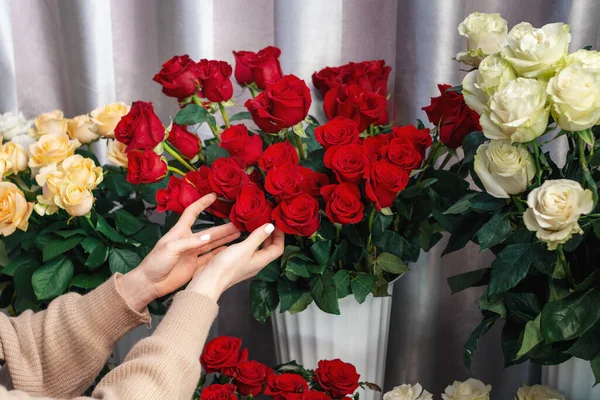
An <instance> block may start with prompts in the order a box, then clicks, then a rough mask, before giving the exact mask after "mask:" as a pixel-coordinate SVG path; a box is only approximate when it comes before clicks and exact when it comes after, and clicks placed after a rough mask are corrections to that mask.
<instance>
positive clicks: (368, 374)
mask: <svg viewBox="0 0 600 400" xmlns="http://www.w3.org/2000/svg"><path fill="white" fill-rule="evenodd" d="M392 290H393V285H391V284H390V286H389V289H388V292H389V293H390V295H391V294H392ZM339 303H340V315H333V314H327V313H325V312H323V311H321V310H320V309H319V308H318V307H317V306H316V305H315V303H314V302H313V303H311V304H310V305H309V306H308V308H307V309H306V310H304V311H302V312H300V313H298V314H294V315H292V314H290V313H289V312H286V313H283V314H282V313H279V312H275V313H274V314H273V317H272V322H273V333H274V335H275V351H276V354H277V360H278V361H279V362H280V363H286V362H289V361H293V360H295V361H297V362H298V364H301V365H303V366H304V367H305V368H308V369H314V368H316V367H317V363H318V362H319V360H331V359H335V358H339V359H341V360H342V361H345V362H348V363H351V364H353V365H354V366H355V367H356V370H357V372H358V373H359V374H360V380H361V381H363V382H365V381H366V382H373V383H376V384H377V385H379V386H380V387H381V388H383V379H384V377H385V359H386V354H387V345H388V328H389V326H390V314H391V311H392V297H391V296H388V297H373V295H371V294H369V296H368V297H367V298H366V300H365V302H364V303H363V304H358V302H357V301H356V300H355V299H354V297H353V296H352V295H350V296H347V297H345V298H343V299H340V302H339ZM359 393H360V398H361V400H375V399H381V393H377V392H374V391H371V390H367V391H364V390H362V389H359Z"/></svg>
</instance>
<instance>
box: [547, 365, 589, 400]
mask: <svg viewBox="0 0 600 400" xmlns="http://www.w3.org/2000/svg"><path fill="white" fill-rule="evenodd" d="M594 382H595V380H594V374H593V373H592V368H591V367H590V362H589V361H585V360H580V359H578V358H571V359H570V360H569V361H566V362H564V363H562V364H560V365H551V366H547V367H542V383H543V384H544V385H547V386H550V387H551V388H553V389H556V390H558V391H559V392H561V393H562V394H563V395H564V396H565V398H566V399H568V400H600V385H598V386H596V387H593V386H594Z"/></svg>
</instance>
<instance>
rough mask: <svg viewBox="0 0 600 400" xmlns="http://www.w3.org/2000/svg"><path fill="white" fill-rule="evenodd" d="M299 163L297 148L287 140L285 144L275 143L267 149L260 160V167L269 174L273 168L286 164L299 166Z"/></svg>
mask: <svg viewBox="0 0 600 400" xmlns="http://www.w3.org/2000/svg"><path fill="white" fill-rule="evenodd" d="M298 162H299V160H298V153H297V152H296V148H295V147H294V146H292V145H291V144H290V142H288V141H287V140H286V141H285V142H280V143H275V144H272V145H270V146H269V147H267V149H266V150H265V151H264V153H263V155H262V156H261V157H260V158H259V160H258V166H259V167H260V169H262V170H263V171H265V172H267V171H268V170H270V169H271V168H273V167H279V166H281V165H284V164H298Z"/></svg>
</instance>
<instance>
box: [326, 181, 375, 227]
mask: <svg viewBox="0 0 600 400" xmlns="http://www.w3.org/2000/svg"><path fill="white" fill-rule="evenodd" d="M321 194H322V195H323V199H324V200H325V204H326V206H325V213H326V214H327V217H328V218H329V220H330V221H331V222H334V223H337V224H342V225H349V224H356V223H358V222H360V221H361V220H362V219H363V215H364V211H365V206H364V204H363V202H362V201H361V198H360V189H359V188H358V186H356V185H354V184H352V183H347V182H342V183H340V184H338V185H327V186H324V187H322V188H321Z"/></svg>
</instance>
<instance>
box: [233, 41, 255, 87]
mask: <svg viewBox="0 0 600 400" xmlns="http://www.w3.org/2000/svg"><path fill="white" fill-rule="evenodd" d="M233 58H235V80H236V81H237V82H238V83H239V84H240V85H242V86H246V85H248V84H249V83H252V81H253V79H252V70H251V69H250V68H251V67H250V65H251V63H252V61H253V60H254V59H255V58H256V53H255V52H253V51H244V50H242V51H234V52H233Z"/></svg>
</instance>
